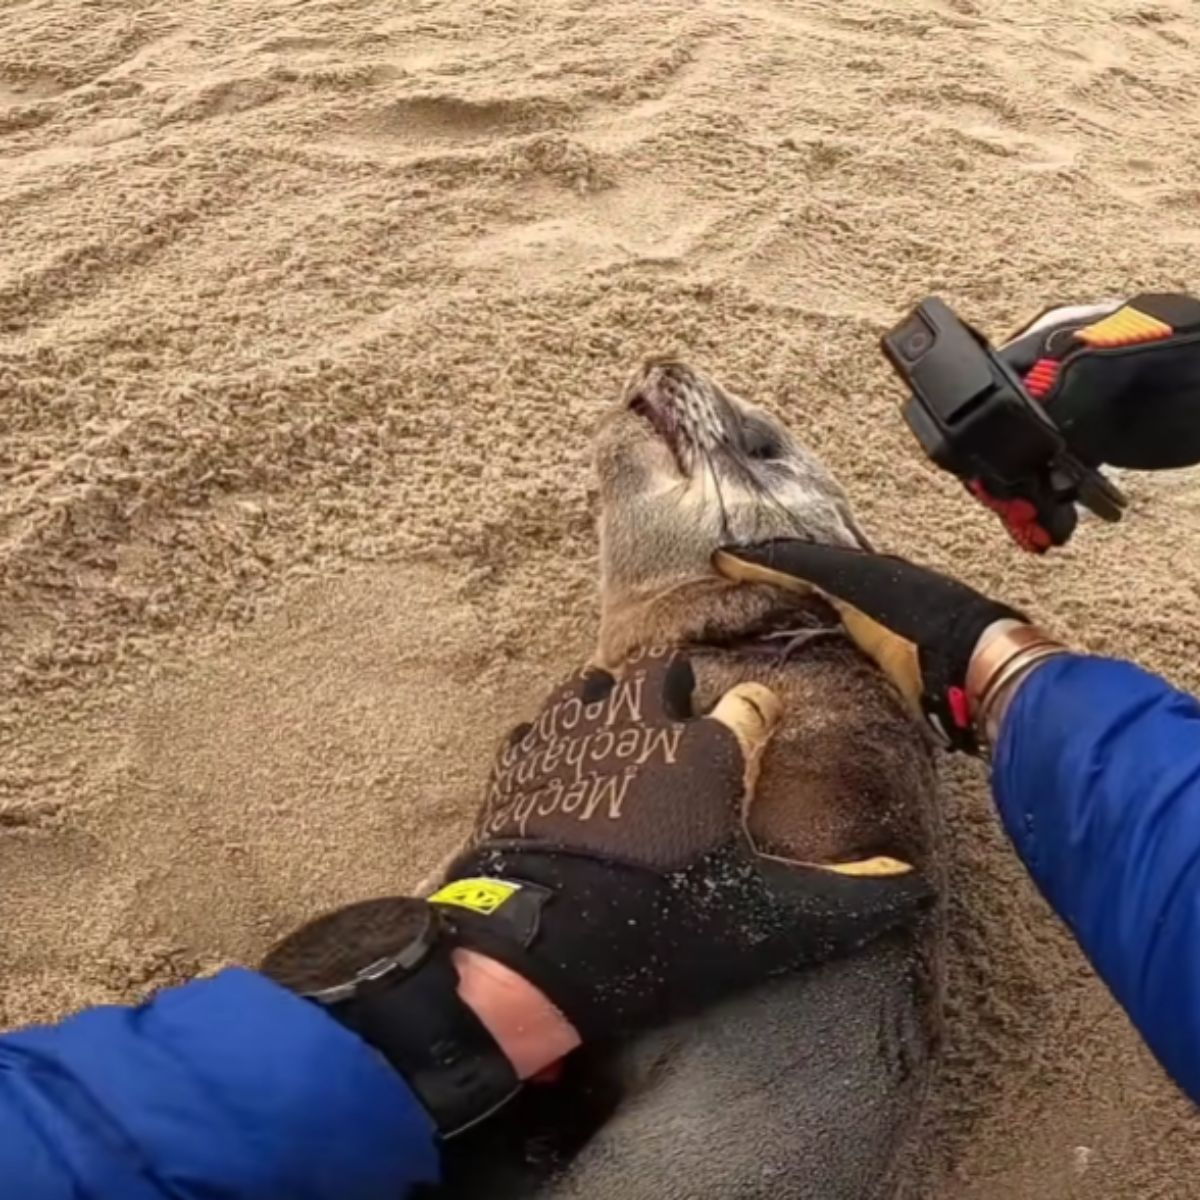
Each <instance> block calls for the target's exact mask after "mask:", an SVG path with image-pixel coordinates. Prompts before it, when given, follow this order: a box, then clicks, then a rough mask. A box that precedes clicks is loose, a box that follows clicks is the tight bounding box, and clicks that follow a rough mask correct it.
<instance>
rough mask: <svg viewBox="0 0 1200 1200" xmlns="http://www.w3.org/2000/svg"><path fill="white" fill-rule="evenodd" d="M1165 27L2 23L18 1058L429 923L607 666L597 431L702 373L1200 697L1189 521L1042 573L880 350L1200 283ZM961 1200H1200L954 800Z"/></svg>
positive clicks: (940, 1104)
mask: <svg viewBox="0 0 1200 1200" xmlns="http://www.w3.org/2000/svg"><path fill="white" fill-rule="evenodd" d="M1197 179H1200V14H1197V12H1196V9H1195V6H1193V5H1189V4H1187V3H1186V2H1185V0H1169V2H1165V3H1146V2H1144V0H1094V2H1093V3H1089V4H1082V3H1066V4H1064V3H1051V2H1050V0H892V2H889V3H885V2H884V0H838V2H837V3H816V2H800V0H797V2H792V3H788V2H784V0H738V2H734V0H576V2H569V0H539V2H538V3H536V4H535V3H521V2H519V0H405V2H404V3H401V4H395V3H383V2H382V0H356V2H354V3H351V2H349V0H325V2H316V0H314V2H309V3H296V2H294V0H244V2H241V3H237V4H228V3H217V2H216V0H196V2H195V3H192V4H189V5H186V6H184V7H183V9H180V7H179V6H178V5H174V4H167V3H165V2H164V0H139V2H136V3H130V4H123V5H120V6H114V5H109V4H103V3H99V2H97V0H24V2H21V0H9V2H8V3H7V4H5V5H4V6H3V8H2V9H0V694H2V697H3V698H2V700H0V736H2V738H3V741H2V744H0V881H2V884H0V959H2V961H3V962H4V964H5V967H4V971H3V974H2V977H0V1023H7V1024H18V1023H21V1022H27V1021H34V1020H42V1019H49V1018H53V1017H55V1016H56V1015H59V1014H61V1013H62V1012H64V1011H66V1010H68V1009H70V1008H72V1007H74V1006H77V1005H81V1004H86V1003H95V1002H103V1001H114V1000H128V999H132V998H134V997H137V996H139V995H141V994H143V992H144V991H145V990H146V989H147V988H151V987H155V986H159V985H163V984H167V983H170V982H172V981H175V980H179V979H182V978H185V977H187V976H188V975H189V974H190V973H192V972H194V971H196V970H202V969H206V968H208V967H212V966H214V965H217V964H219V963H221V962H224V961H228V960H230V959H247V960H248V959H253V957H254V956H255V955H256V954H258V953H259V952H261V950H262V949H263V947H264V946H265V945H267V944H268V942H269V941H270V940H271V939H272V938H273V937H274V936H276V935H278V934H279V933H281V932H282V931H284V930H286V929H288V928H289V927H290V926H292V925H293V924H294V923H295V922H296V921H298V920H300V919H302V918H303V917H305V916H306V915H308V914H310V913H314V912H316V911H318V910H320V909H322V908H324V907H327V906H329V905H331V904H334V903H336V902H339V901H342V900H345V899H348V898H351V897H359V896H365V895H371V894H376V893H380V892H386V891H389V890H398V889H403V888H405V887H407V886H410V885H411V884H412V883H413V882H414V881H415V880H416V879H417V878H418V877H420V876H421V875H422V874H424V873H425V872H426V871H427V870H428V869H429V868H430V867H431V865H432V864H434V863H435V862H436V861H437V859H438V857H439V856H440V855H442V854H443V853H445V852H446V851H447V850H448V849H449V848H450V847H451V846H452V845H453V844H454V842H455V840H456V839H457V838H458V836H459V835H460V834H461V832H462V830H463V828H464V826H465V824H466V821H467V819H468V815H469V813H470V811H471V809H472V806H473V804H474V803H475V801H476V798H477V797H478V795H479V790H480V786H481V781H482V779H483V776H484V773H485V769H486V764H487V761H488V758H489V753H490V750H491V747H492V744H493V742H494V740H495V738H496V737H497V736H498V735H499V734H500V732H501V731H502V730H503V729H504V728H506V727H507V726H508V725H509V724H511V723H513V722H514V721H515V720H516V719H517V718H518V717H519V716H521V715H522V714H526V713H528V711H529V708H530V706H531V705H532V704H533V703H534V702H535V701H536V699H537V698H538V694H539V691H540V690H541V689H543V688H545V687H546V686H548V684H549V683H550V681H551V679H552V677H553V676H554V675H555V674H556V673H558V672H561V671H563V670H564V669H565V668H566V667H567V666H568V665H569V664H570V663H571V662H572V660H573V659H574V658H575V657H577V656H579V655H581V654H583V653H584V652H585V651H586V650H587V648H588V645H589V641H590V639H591V637H592V634H593V630H594V622H595V607H596V606H595V600H594V573H595V543H594V538H593V534H592V519H593V506H594V495H593V485H592V480H591V477H590V474H589V470H588V440H589V430H590V427H591V424H592V422H593V420H594V418H595V415H596V414H597V412H598V411H599V408H600V406H601V405H603V404H604V403H605V402H606V401H608V400H609V399H610V398H612V397H614V395H615V394H616V389H617V387H618V385H619V382H620V380H621V379H622V378H623V376H624V375H625V373H626V372H627V370H628V369H629V367H630V366H631V364H633V363H634V362H635V361H637V359H638V358H639V357H640V356H641V355H643V354H644V353H646V352H648V351H655V350H662V349H666V348H675V349H679V350H681V351H682V352H684V353H686V354H687V355H689V356H690V357H692V358H693V359H694V360H695V361H697V362H698V363H700V364H702V365H704V366H706V367H708V368H710V369H711V370H713V371H715V372H716V373H718V374H719V375H721V376H722V377H723V378H725V379H726V380H728V381H730V382H732V383H733V384H734V385H736V386H737V387H738V388H739V389H741V390H742V391H743V392H744V393H746V394H747V395H750V396H753V397H755V398H758V399H761V400H763V401H765V402H767V403H769V404H771V405H772V406H774V407H775V408H776V409H777V411H779V412H781V413H782V414H783V415H784V416H785V417H786V418H787V419H788V420H789V421H790V422H791V423H792V425H793V427H794V428H796V429H797V430H798V431H800V432H801V433H802V434H803V435H804V436H805V437H806V438H807V440H808V441H809V443H810V444H811V445H813V446H814V447H815V448H817V449H818V450H819V451H820V452H821V453H822V454H823V455H824V456H825V457H826V459H827V461H828V462H829V463H830V464H831V465H832V466H833V467H834V468H835V469H836V470H837V471H838V472H839V474H840V475H841V477H842V479H843V480H844V482H845V484H846V486H847V488H848V490H849V491H850V493H851V495H852V497H853V500H854V501H855V503H856V505H857V506H858V509H859V512H860V515H861V518H862V521H863V523H864V524H865V525H866V527H867V528H868V529H869V530H870V531H871V532H872V533H873V535H874V536H875V537H876V539H877V540H878V541H879V542H880V543H881V544H882V545H885V546H887V547H888V548H891V549H894V550H897V551H900V552H905V553H909V554H912V555H916V556H919V557H922V558H924V559H925V560H927V561H930V562H932V563H934V564H937V565H940V566H942V567H945V568H950V569H953V570H955V571H957V572H958V573H960V574H962V575H963V576H965V577H967V578H969V579H970V580H972V581H973V582H975V583H976V584H977V585H979V586H982V587H983V588H987V589H992V590H994V591H997V592H999V593H1001V594H1003V595H1004V596H1006V597H1007V598H1008V599H1009V600H1011V601H1013V602H1015V603H1018V604H1021V605H1024V606H1026V607H1027V608H1028V609H1030V610H1031V611H1033V612H1036V613H1038V614H1039V615H1041V616H1042V617H1043V618H1044V619H1045V620H1046V621H1047V622H1048V623H1049V624H1051V625H1052V626H1053V627H1055V628H1056V629H1057V630H1059V631H1060V632H1061V633H1062V634H1063V635H1065V636H1068V637H1070V638H1071V639H1073V640H1074V641H1075V642H1076V643H1077V644H1079V645H1081V646H1085V647H1088V648H1091V649H1094V650H1098V651H1108V652H1113V653H1120V654H1124V655H1128V656H1132V657H1135V658H1137V659H1139V660H1141V661H1142V662H1144V663H1145V664H1146V665H1147V666H1149V667H1151V668H1154V669H1157V670H1160V671H1163V672H1165V673H1166V674H1167V675H1168V676H1169V677H1171V678H1172V679H1173V680H1176V681H1177V682H1179V683H1180V684H1181V685H1183V686H1187V687H1191V688H1197V687H1200V653H1198V651H1200V484H1198V483H1197V482H1196V480H1195V479H1194V478H1189V477H1188V476H1187V475H1185V474H1181V475H1177V476H1174V477H1172V478H1170V479H1150V478H1145V477H1127V479H1126V481H1125V482H1126V485H1127V486H1128V488H1129V490H1130V492H1131V493H1132V496H1133V499H1134V512H1133V515H1132V516H1131V517H1130V518H1129V520H1128V521H1127V522H1126V523H1125V524H1124V525H1122V526H1121V527H1119V528H1116V529H1109V528H1099V527H1097V526H1091V527H1089V528H1088V529H1087V530H1085V532H1083V533H1082V534H1080V536H1079V537H1078V538H1077V540H1076V542H1075V543H1074V545H1073V546H1072V547H1071V548H1070V549H1069V550H1067V551H1066V552H1064V553H1061V554H1058V555H1057V556H1055V557H1054V558H1053V559H1052V560H1050V561H1047V562H1037V561H1034V560H1032V559H1027V558H1023V557H1020V556H1019V555H1018V554H1017V552H1016V551H1014V550H1011V549H1010V548H1009V547H1008V545H1007V543H1006V542H1005V540H1004V539H1003V536H1002V534H1001V532H1000V531H999V529H998V527H996V526H995V525H993V523H992V522H991V521H990V520H989V519H988V518H987V516H986V515H984V514H982V513H979V512H976V511H974V510H973V509H972V508H970V507H969V506H968V505H967V504H965V503H964V502H963V501H962V499H961V496H960V494H959V492H958V491H957V490H956V488H955V487H954V485H953V484H952V483H950V482H949V481H948V480H946V479H943V478H941V477H940V476H938V475H936V474H935V472H933V471H932V469H931V468H929V467H928V466H926V465H925V464H924V463H922V462H921V461H920V460H919V458H918V456H917V454H916V452H915V449H914V446H913V444H912V443H911V441H910V439H909V437H908V435H907V433H906V432H905V430H904V429H903V427H902V425H901V423H900V422H899V420H898V419H897V417H896V415H895V408H894V406H895V403H896V401H897V399H898V393H897V391H896V388H895V386H894V385H893V384H892V382H891V381H890V379H889V377H888V374H887V371H886V369H885V367H884V365H883V363H882V360H881V359H880V357H879V356H878V354H877V353H876V351H875V348H874V343H875V341H876V339H877V337H878V335H879V333H880V332H881V331H882V329H883V328H884V327H885V326H886V324H887V323H888V322H889V320H890V319H892V318H893V317H894V316H895V314H896V313H897V312H898V310H899V309H900V307H901V306H902V305H904V304H905V303H906V302H908V301H910V300H912V299H914V298H916V297H917V296H918V295H920V294H922V293H924V292H926V291H930V290H935V291H938V292H940V293H941V294H942V295H944V296H945V297H946V298H948V299H949V300H950V301H951V302H952V303H954V304H956V305H958V306H960V307H961V308H962V310H963V311H964V312H965V313H967V314H969V315H970V317H972V318H973V319H974V320H976V321H977V322H978V323H979V324H980V325H981V326H982V327H984V328H986V329H989V330H992V331H994V332H996V333H1002V332H1003V331H1005V330H1006V329H1008V328H1010V327H1012V326H1013V325H1014V324H1015V323H1017V322H1018V321H1019V320H1021V319H1022V318H1023V317H1025V316H1026V315H1028V314H1031V313H1033V312H1036V311H1038V310H1039V309H1040V308H1041V307H1043V306H1044V305H1045V304H1046V303H1048V302H1051V301H1056V300H1060V299H1061V300H1077V299H1081V298H1091V297H1094V296H1097V295H1108V294H1113V293H1117V294H1120V293H1124V292H1129V291H1132V290H1137V289H1139V288H1157V289H1171V288H1185V287H1187V286H1189V285H1191V286H1193V287H1195V286H1196V283H1197V280H1196V275H1195V269H1194V263H1195V254H1196V249H1197V246H1198V245H1200V220H1198V216H1200V188H1198V187H1197V183H1196V181H1197ZM945 791H946V803H947V807H948V814H949V825H950V829H951V842H952V844H951V854H952V879H951V898H950V904H951V908H952V914H953V928H954V945H953V954H952V961H951V965H950V972H949V1002H948V1004H949V1007H948V1025H947V1048H946V1056H945V1062H944V1065H943V1070H942V1075H941V1077H940V1079H939V1084H938V1087H937V1090H936V1094H935V1099H934V1103H933V1107H932V1110H931V1113H930V1117H929V1120H928V1122H927V1127H926V1130H925V1133H924V1137H923V1151H922V1153H923V1156H924V1160H925V1161H924V1168H923V1175H924V1179H925V1181H926V1182H925V1184H924V1186H923V1189H922V1194H923V1195H925V1196H928V1197H930V1198H934V1200H950V1198H952V1197H953V1198H954V1200H1000V1198H1002V1197H1003V1198H1005V1200H1010V1198H1014V1197H1015V1198H1017V1200H1021V1198H1023V1197H1024V1198H1028V1200H1043V1198H1050V1197H1055V1198H1058V1197H1073V1196H1085V1195H1086V1196H1088V1197H1089V1198H1090V1200H1109V1198H1113V1200H1115V1198H1117V1197H1122V1198H1124V1197H1134V1196H1136V1197H1139V1198H1140V1200H1156V1198H1160V1197H1161V1198H1167V1197H1170V1198H1176V1197H1178V1198H1180V1200H1182V1198H1184V1197H1190V1196H1193V1195H1194V1194H1195V1182H1194V1181H1195V1179H1196V1178H1197V1171H1198V1169H1200V1137H1198V1136H1197V1135H1198V1133H1200V1127H1198V1125H1197V1123H1196V1121H1195V1119H1194V1118H1193V1116H1192V1115H1191V1113H1190V1110H1189V1108H1188V1106H1187V1105H1186V1104H1184V1102H1183V1101H1182V1100H1181V1099H1179V1098H1178V1097H1177V1096H1176V1095H1175V1093H1174V1092H1173V1091H1172V1089H1171V1088H1170V1087H1169V1086H1168V1085H1167V1084H1166V1083H1165V1082H1164V1081H1163V1080H1162V1078H1161V1075H1160V1073H1159V1071H1158V1069H1157V1068H1156V1067H1155V1066H1154V1064H1153V1063H1152V1062H1151V1061H1150V1060H1149V1058H1148V1056H1147V1055H1146V1054H1145V1052H1144V1051H1142V1050H1141V1049H1140V1048H1139V1046H1138V1044H1137V1041H1136V1039H1135V1038H1134V1036H1133V1034H1132V1033H1131V1031H1130V1030H1129V1028H1128V1026H1127V1023H1126V1021H1125V1019H1124V1018H1123V1016H1122V1015H1121V1014H1120V1013H1119V1011H1118V1010H1117V1009H1116V1008H1115V1006H1114V1005H1113V1003H1112V1002H1111V1001H1110V1000H1109V999H1108V997H1107V995H1106V994H1105V992H1104V990H1103V989H1102V987H1100V985H1098V984H1097V983H1096V982H1095V980H1094V979H1093V978H1092V976H1091V975H1090V973H1089V971H1088V969H1087V967H1086V966H1085V964H1084V963H1083V961H1082V959H1081V958H1080V956H1079V954H1078V953H1077V952H1076V951H1075V950H1074V948H1073V947H1072V946H1071V945H1070V943H1069V942H1068V940H1067V939H1066V938H1065V937H1064V935H1063V934H1062V932H1061V931H1060V929H1059V928H1058V926H1057V925H1056V923H1055V922H1054V920H1053V919H1052V918H1051V916H1050V915H1049V913H1048V911H1047V910H1046V909H1045V907H1044V906H1043V904H1042V903H1041V902H1040V900H1039V899H1038V898H1037V896H1036V895H1035V893H1034V892H1033V889H1032V888H1031V886H1030V885H1029V884H1028V882H1027V881H1026V880H1025V877H1024V875H1023V873H1022V871H1021V869H1020V867H1019V866H1018V865H1017V864H1016V863H1015V861H1014V859H1013V857H1012V856H1011V854H1010V853H1009V851H1008V850H1007V849H1006V847H1005V844H1004V842H1003V839H1002V838H1001V836H1000V835H999V833H998V831H997V828H996V825H995V821H994V819H993V817H992V815H991V812H990V810H989V806H988V801H987V796H986V792H985V790H984V788H983V784H982V772H981V770H980V768H978V767H977V766H975V765H970V764H962V763H956V764H951V765H950V766H949V767H948V769H947V778H946V788H945Z"/></svg>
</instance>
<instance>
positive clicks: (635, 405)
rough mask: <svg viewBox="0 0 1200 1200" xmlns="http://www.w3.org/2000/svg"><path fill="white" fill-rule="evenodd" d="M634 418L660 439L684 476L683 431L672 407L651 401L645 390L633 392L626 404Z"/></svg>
mask: <svg viewBox="0 0 1200 1200" xmlns="http://www.w3.org/2000/svg"><path fill="white" fill-rule="evenodd" d="M626 408H628V409H629V411H630V412H631V413H633V415H634V416H635V417H639V418H640V419H641V420H642V421H643V422H644V423H645V424H646V425H648V426H649V427H650V429H651V430H652V431H653V432H654V434H655V435H656V436H657V437H658V438H659V439H661V441H662V442H663V443H664V444H665V445H666V447H667V449H668V450H670V451H671V454H672V456H673V457H674V459H675V465H676V466H677V467H678V468H679V469H680V471H682V472H684V473H685V474H686V468H685V466H684V462H683V454H682V444H681V443H682V440H683V437H682V435H683V430H682V428H681V427H680V423H679V415H678V413H677V412H676V411H675V407H674V405H672V404H670V403H666V404H664V403H663V402H662V400H661V399H659V398H654V399H652V398H651V396H650V395H648V394H647V390H639V391H636V392H634V394H633V395H632V396H631V397H630V399H629V400H628V401H627V402H626Z"/></svg>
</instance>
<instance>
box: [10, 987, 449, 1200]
mask: <svg viewBox="0 0 1200 1200" xmlns="http://www.w3.org/2000/svg"><path fill="white" fill-rule="evenodd" d="M0 1129H2V1130H3V1135H2V1136H0V1179H2V1180H3V1181H4V1188H3V1191H4V1194H5V1195H12V1196H20V1197H21V1198H22V1200H76V1198H77V1197H80V1196H94V1197H110V1196H111V1197H114V1198H115V1197H120V1200H167V1198H170V1200H191V1198H193V1197H194V1198H195V1200H201V1197H204V1198H206V1200H207V1198H208V1197H212V1196H217V1195H221V1196H239V1197H246V1198H248V1200H252V1198H254V1197H263V1198H264V1200H265V1198H267V1197H271V1198H272V1200H274V1198H275V1197H280V1196H287V1197H288V1198H289V1200H399V1198H400V1197H402V1196H403V1195H404V1194H405V1193H406V1191H407V1190H409V1189H411V1188H413V1187H415V1186H416V1185H417V1184H420V1183H432V1182H435V1181H436V1179H437V1173H438V1157H437V1151H436V1149H435V1143H434V1131H433V1125H432V1122H431V1121H430V1119H429V1117H428V1116H427V1115H426V1113H425V1112H424V1110H423V1109H422V1108H421V1106H420V1105H419V1104H418V1103H417V1101H416V1099H415V1098H414V1097H413V1095H412V1093H411V1092H410V1091H409V1089H408V1088H407V1087H406V1086H405V1084H404V1082H403V1081H402V1080H401V1078H400V1077H399V1076H398V1075H397V1074H396V1072H395V1071H393V1070H392V1069H391V1068H390V1067H389V1066H388V1065H387V1063H385V1062H384V1061H383V1059H382V1058H381V1057H380V1056H379V1055H378V1054H376V1053H375V1051H373V1050H372V1049H370V1048H369V1047H368V1046H367V1045H366V1044H365V1043H364V1042H362V1041H360V1040H359V1039H358V1038H357V1037H355V1036H354V1034H352V1033H351V1032H349V1031H348V1030H347V1029H344V1028H343V1027H342V1026H341V1025H339V1024H338V1023H337V1022H336V1021H333V1020H331V1019H330V1018H329V1017H328V1016H327V1015H326V1014H325V1013H323V1012H321V1011H320V1010H319V1009H317V1008H316V1007H315V1006H314V1005H311V1004H309V1003H307V1002H306V1001H304V1000H301V999H299V998H298V997H296V996H294V995H292V994H291V993H289V992H287V991H285V990H284V989H283V988H281V987H278V986H277V985H276V984H274V983H272V982H270V981H269V980H267V979H264V978H263V977H262V976H261V975H258V974H255V973H254V972H251V971H245V970H240V969H234V970H229V971H224V972H222V973H221V974H219V975H217V976H215V977H214V978H212V979H206V980H199V981H196V982H193V983H189V984H186V985H184V986H182V987H178V988H172V989H170V990H168V991H164V992H161V993H160V994H159V995H157V996H156V997H155V998H154V999H152V1000H150V1001H148V1002H147V1003H145V1004H143V1005H141V1006H139V1007H136V1008H123V1007H116V1006H113V1007H104V1008H95V1009H91V1010H88V1011H86V1012H82V1013H80V1014H78V1015H77V1016H75V1017H71V1018H68V1019H67V1020H65V1021H63V1022H61V1023H60V1024H57V1025H52V1026H45V1027H39V1028H31V1029H26V1030H21V1031H18V1032H15V1033H9V1034H6V1035H4V1036H2V1037H0Z"/></svg>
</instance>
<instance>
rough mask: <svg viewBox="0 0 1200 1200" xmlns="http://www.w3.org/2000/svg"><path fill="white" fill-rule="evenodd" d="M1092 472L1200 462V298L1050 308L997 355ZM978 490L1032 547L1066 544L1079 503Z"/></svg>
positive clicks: (1019, 539)
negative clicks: (999, 494)
mask: <svg viewBox="0 0 1200 1200" xmlns="http://www.w3.org/2000/svg"><path fill="white" fill-rule="evenodd" d="M999 354H1000V357H1001V358H1002V359H1004V361H1005V362H1007V363H1008V365H1009V366H1010V367H1012V369H1013V370H1014V371H1015V372H1016V374H1017V375H1018V376H1019V377H1020V378H1021V379H1022V380H1023V381H1024V383H1025V390H1026V391H1027V392H1028V393H1029V394H1030V395H1031V396H1032V397H1033V398H1034V399H1035V400H1037V401H1039V402H1040V403H1041V404H1043V405H1044V406H1045V409H1046V414H1047V415H1048V416H1049V417H1050V419H1051V420H1052V421H1053V422H1054V424H1055V425H1056V426H1057V427H1058V428H1059V430H1060V431H1061V432H1062V434H1063V436H1064V437H1065V438H1066V440H1067V444H1068V446H1069V447H1070V449H1071V450H1072V451H1073V452H1074V454H1075V455H1076V457H1078V458H1079V459H1081V460H1082V461H1083V462H1084V463H1086V464H1087V465H1088V466H1090V467H1100V466H1104V465H1108V466H1114V467H1129V468H1132V469H1135V470H1142V471H1158V470H1169V469H1171V468H1174V467H1186V466H1192V465H1193V464H1195V463H1200V301H1197V300H1195V299H1193V298H1192V297H1191V296H1186V295H1183V294H1161V295H1158V294H1154V295H1152V294H1147V295H1140V296H1135V297H1133V299H1131V300H1127V301H1121V300H1110V301H1105V302H1101V303H1098V304H1088V305H1076V306H1073V307H1060V308H1053V309H1050V310H1049V311H1047V312H1045V313H1043V314H1042V315H1041V316H1040V317H1038V318H1036V319H1035V320H1034V321H1032V322H1030V324H1028V325H1027V326H1026V327H1025V328H1024V329H1022V330H1021V331H1020V332H1018V333H1016V334H1014V335H1013V336H1012V337H1011V338H1010V339H1009V340H1008V341H1007V342H1006V343H1005V344H1004V345H1003V346H1001V347H1000V349H999ZM972 492H973V494H974V495H975V496H976V498H977V499H978V500H980V501H981V502H982V503H983V504H985V505H986V506H987V507H988V508H990V509H992V510H993V511H995V512H997V513H998V514H999V515H1000V518H1001V520H1003V522H1004V524H1005V528H1006V529H1007V530H1008V532H1009V534H1010V535H1011V536H1012V537H1013V539H1014V540H1015V541H1016V542H1017V543H1018V544H1019V545H1021V546H1022V547H1023V548H1025V549H1030V550H1036V551H1042V550H1045V549H1046V548H1047V547H1048V546H1050V545H1062V544H1063V543H1064V542H1066V541H1067V539H1068V538H1069V537H1070V536H1071V534H1072V533H1073V532H1074V529H1075V524H1076V512H1075V506H1074V505H1073V504H1070V503H1066V502H1063V501H1061V500H1056V499H1055V498H1053V497H1052V496H1051V495H1050V494H1049V492H1048V491H1039V490H1033V491H1030V490H1026V491H1023V492H1021V493H1020V494H1013V495H1007V496H993V495H989V494H987V493H986V492H985V491H983V489H982V487H978V486H977V487H974V488H972Z"/></svg>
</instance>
